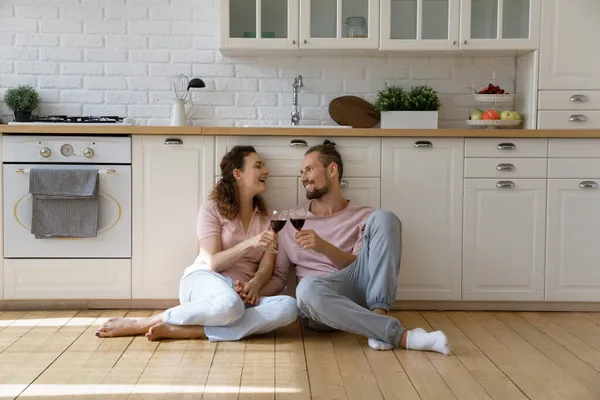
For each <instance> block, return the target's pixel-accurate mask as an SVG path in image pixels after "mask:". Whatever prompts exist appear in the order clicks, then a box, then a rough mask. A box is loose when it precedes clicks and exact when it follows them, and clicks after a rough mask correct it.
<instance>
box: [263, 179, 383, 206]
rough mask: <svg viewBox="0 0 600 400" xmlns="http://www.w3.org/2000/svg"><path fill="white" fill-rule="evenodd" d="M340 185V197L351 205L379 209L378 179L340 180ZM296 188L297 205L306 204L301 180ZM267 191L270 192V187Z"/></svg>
mask: <svg viewBox="0 0 600 400" xmlns="http://www.w3.org/2000/svg"><path fill="white" fill-rule="evenodd" d="M340 185H341V187H342V195H343V196H344V198H345V199H349V200H350V201H351V202H352V204H354V205H360V206H370V207H373V208H376V209H379V208H380V207H381V182H380V179H379V178H342V181H341V182H340ZM297 186H298V189H297V193H298V204H304V203H307V202H308V200H307V199H306V190H305V189H304V186H303V185H302V178H298V181H297ZM269 190H271V187H270V186H269Z"/></svg>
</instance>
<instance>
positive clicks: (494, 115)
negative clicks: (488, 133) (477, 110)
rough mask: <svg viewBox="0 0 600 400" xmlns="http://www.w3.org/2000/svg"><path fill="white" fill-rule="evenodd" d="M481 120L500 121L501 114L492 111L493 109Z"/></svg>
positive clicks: (484, 114)
mask: <svg viewBox="0 0 600 400" xmlns="http://www.w3.org/2000/svg"><path fill="white" fill-rule="evenodd" d="M481 119H488V120H489V119H500V114H498V112H497V111H496V110H492V109H491V108H490V109H489V110H487V111H486V112H484V113H483V115H482V117H481Z"/></svg>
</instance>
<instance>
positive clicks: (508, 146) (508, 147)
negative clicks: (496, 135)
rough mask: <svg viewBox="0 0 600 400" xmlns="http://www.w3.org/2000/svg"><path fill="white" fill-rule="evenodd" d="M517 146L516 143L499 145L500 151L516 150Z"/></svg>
mask: <svg viewBox="0 0 600 400" xmlns="http://www.w3.org/2000/svg"><path fill="white" fill-rule="evenodd" d="M516 149H517V146H515V144H514V143H500V144H498V150H516Z"/></svg>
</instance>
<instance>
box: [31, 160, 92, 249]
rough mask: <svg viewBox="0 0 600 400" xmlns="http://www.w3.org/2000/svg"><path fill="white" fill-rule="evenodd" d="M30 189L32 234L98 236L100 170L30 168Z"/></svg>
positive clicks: (42, 235) (40, 236) (49, 236)
mask: <svg viewBox="0 0 600 400" xmlns="http://www.w3.org/2000/svg"><path fill="white" fill-rule="evenodd" d="M29 192H30V193H31V196H32V199H33V204H32V208H33V210H32V216H31V233H33V234H34V235H35V237H36V238H37V239H45V238H53V237H79V238H85V237H87V238H90V237H96V236H97V232H98V210H99V203H100V202H99V198H98V192H99V179H98V170H97V169H43V168H34V169H31V171H30V175H29Z"/></svg>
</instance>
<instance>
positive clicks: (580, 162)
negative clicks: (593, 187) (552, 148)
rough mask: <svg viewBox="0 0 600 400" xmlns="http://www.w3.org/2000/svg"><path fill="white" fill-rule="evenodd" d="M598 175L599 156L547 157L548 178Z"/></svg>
mask: <svg viewBox="0 0 600 400" xmlns="http://www.w3.org/2000/svg"><path fill="white" fill-rule="evenodd" d="M599 176H600V158H549V159H548V178H562V179H567V178H573V179H588V178H590V179H591V178H597V177H599Z"/></svg>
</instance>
